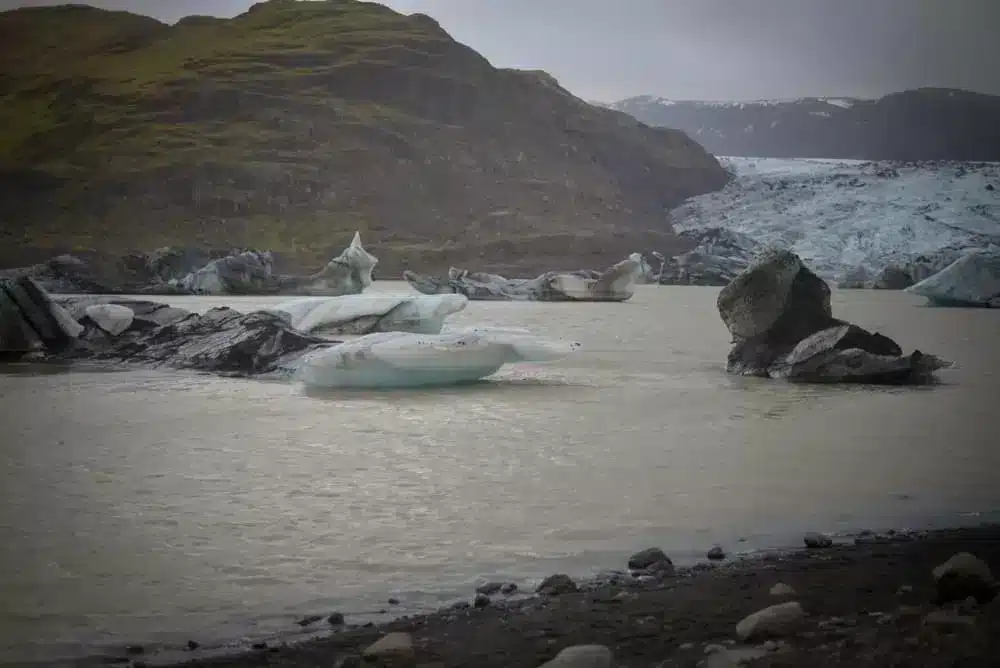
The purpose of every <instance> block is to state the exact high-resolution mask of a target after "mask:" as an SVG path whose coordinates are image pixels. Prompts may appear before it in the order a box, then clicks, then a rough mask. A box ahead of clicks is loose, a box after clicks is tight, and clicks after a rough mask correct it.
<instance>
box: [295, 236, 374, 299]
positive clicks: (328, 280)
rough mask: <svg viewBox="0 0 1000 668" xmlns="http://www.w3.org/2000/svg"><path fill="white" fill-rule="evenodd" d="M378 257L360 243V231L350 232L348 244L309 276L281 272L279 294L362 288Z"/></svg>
mask: <svg viewBox="0 0 1000 668" xmlns="http://www.w3.org/2000/svg"><path fill="white" fill-rule="evenodd" d="M377 264H378V258H377V257H375V256H374V255H372V254H371V253H369V252H368V251H366V250H365V248H364V246H362V245H361V234H360V233H359V232H355V233H354V238H353V239H351V243H350V245H349V246H348V247H347V248H345V249H344V250H343V252H342V253H341V254H340V255H338V256H337V257H335V258H333V259H332V260H330V261H329V262H328V263H327V264H326V266H325V267H323V268H322V269H321V270H319V271H318V272H316V273H315V274H312V275H311V276H303V277H295V276H282V277H281V279H280V291H281V292H282V293H283V294H299V295H323V296H328V297H336V296H339V295H353V294H359V293H361V292H364V290H365V288H367V287H368V286H369V285H371V284H372V280H373V279H372V272H373V271H374V270H375V265H377Z"/></svg>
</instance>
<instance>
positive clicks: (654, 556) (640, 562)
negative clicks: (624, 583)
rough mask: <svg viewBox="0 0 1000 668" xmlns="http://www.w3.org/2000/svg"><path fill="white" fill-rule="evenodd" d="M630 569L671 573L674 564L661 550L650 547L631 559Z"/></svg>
mask: <svg viewBox="0 0 1000 668" xmlns="http://www.w3.org/2000/svg"><path fill="white" fill-rule="evenodd" d="M628 567H629V569H631V570H633V571H655V572H670V571H673V568H674V562H673V561H671V560H670V557H668V556H667V555H666V554H665V553H664V552H663V550H661V549H660V548H658V547H650V548H647V549H645V550H641V551H639V552H636V553H635V554H633V555H632V556H631V557H629V560H628Z"/></svg>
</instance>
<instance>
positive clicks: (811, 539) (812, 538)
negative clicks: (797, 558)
mask: <svg viewBox="0 0 1000 668" xmlns="http://www.w3.org/2000/svg"><path fill="white" fill-rule="evenodd" d="M803 541H804V542H805V544H806V547H808V548H809V549H813V550H815V549H821V548H827V547H833V539H832V538H830V537H829V536H826V535H824V534H821V533H815V532H810V533H807V534H806V535H805V537H804V538H803Z"/></svg>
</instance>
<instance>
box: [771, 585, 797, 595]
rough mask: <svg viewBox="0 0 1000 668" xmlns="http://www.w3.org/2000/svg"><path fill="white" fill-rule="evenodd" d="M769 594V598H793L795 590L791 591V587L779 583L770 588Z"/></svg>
mask: <svg viewBox="0 0 1000 668" xmlns="http://www.w3.org/2000/svg"><path fill="white" fill-rule="evenodd" d="M770 594H771V596H780V597H787V596H795V589H793V588H792V586H791V585H787V584H785V583H784V582H779V583H777V584H776V585H774V586H773V587H771V591H770Z"/></svg>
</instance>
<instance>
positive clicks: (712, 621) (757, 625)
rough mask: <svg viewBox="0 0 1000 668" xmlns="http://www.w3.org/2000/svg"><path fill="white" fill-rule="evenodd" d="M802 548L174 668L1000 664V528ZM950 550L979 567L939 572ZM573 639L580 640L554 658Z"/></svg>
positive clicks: (653, 569) (484, 604) (640, 557)
mask: <svg viewBox="0 0 1000 668" xmlns="http://www.w3.org/2000/svg"><path fill="white" fill-rule="evenodd" d="M807 539H808V542H809V544H810V545H811V546H812V547H811V548H809V549H803V550H801V551H797V552H787V553H780V554H770V555H764V556H760V557H757V558H753V559H742V560H734V561H731V562H730V561H728V560H727V561H715V562H711V563H710V562H706V563H705V564H703V565H702V566H701V567H698V568H695V569H691V570H680V569H676V570H675V569H673V567H672V566H671V565H670V564H669V563H668V561H669V560H666V561H664V559H663V558H662V556H658V552H657V551H655V550H654V551H647V552H646V553H645V554H643V553H640V554H637V555H635V556H634V557H633V559H632V560H631V561H632V563H631V567H632V568H631V570H632V574H630V573H629V571H628V570H623V572H622V573H621V574H619V575H609V576H608V577H605V578H602V579H601V580H599V581H596V582H592V583H581V584H580V585H579V586H578V587H577V586H576V584H575V583H571V582H570V583H567V582H566V580H565V579H559V578H557V579H556V580H554V581H553V582H552V583H550V584H554V585H555V587H556V591H558V590H559V589H560V588H562V589H564V590H571V589H574V588H576V591H563V592H562V593H558V594H550V595H538V596H534V597H531V598H529V599H526V600H519V601H510V600H506V601H505V597H503V596H502V595H499V594H497V595H494V596H492V597H490V599H489V600H487V598H486V597H485V596H483V595H479V596H477V601H476V603H474V604H472V605H470V606H468V607H466V608H462V609H459V608H455V609H449V610H446V611H441V612H437V613H433V614H429V615H422V616H415V617H410V618H403V619H399V620H395V621H393V622H389V623H386V624H383V625H378V626H368V627H351V626H349V625H347V626H343V627H342V629H341V630H340V631H338V632H337V633H335V634H334V635H333V636H331V637H330V638H325V639H322V640H316V641H311V642H307V643H303V644H300V645H297V646H289V647H285V646H282V647H263V646H262V647H259V648H258V649H257V650H255V651H252V652H250V653H244V654H240V655H235V656H229V657H223V658H212V659H194V658H193V656H192V660H191V661H188V662H185V663H183V664H179V666H178V668H180V666H183V667H184V668H249V667H251V666H254V667H257V666H273V667H282V668H284V667H287V668H298V667H306V666H309V667H312V666H323V667H329V668H350V667H351V666H373V667H377V666H385V667H391V666H392V667H398V668H404V667H405V668H417V667H419V668H460V667H461V668H538V667H539V666H542V665H547V666H549V667H550V668H556V667H559V668H611V667H612V666H616V667H617V668H647V667H650V668H652V667H662V668H668V667H675V666H676V667H683V666H692V667H694V666H705V667H706V668H727V667H732V666H740V665H747V666H760V667H764V666H768V667H778V666H784V667H791V666H802V667H807V668H819V667H823V666H837V667H841V666H842V667H844V668H848V667H850V668H866V667H869V666H871V667H873V668H874V667H876V666H877V667H878V668H886V667H890V666H914V667H917V666H919V667H920V668H938V667H944V666H962V667H971V668H978V667H985V666H1000V596H996V595H995V593H996V585H995V582H991V579H992V576H990V575H989V574H988V573H987V574H983V573H982V567H983V566H987V565H988V567H990V568H992V572H993V573H998V572H1000V526H987V527H979V528H972V529H956V530H947V531H937V532H930V533H926V534H920V535H919V536H914V535H901V534H896V535H890V536H875V535H869V536H864V537H862V538H859V539H858V541H856V544H854V545H849V546H837V545H832V546H831V545H828V544H827V542H826V541H824V540H822V537H818V536H816V535H810V536H808V537H807ZM961 553H968V554H971V555H974V556H975V557H977V558H978V559H976V560H971V561H970V558H969V557H961V558H959V560H958V561H957V562H955V561H953V562H952V564H951V565H950V566H949V568H946V569H945V570H944V571H941V570H939V571H938V572H937V574H935V573H934V569H935V568H936V567H938V566H940V565H942V564H944V563H945V562H948V561H949V559H951V558H952V557H953V556H954V555H956V554H961ZM718 557H719V554H718V551H716V553H715V555H714V558H715V559H718ZM623 566H624V565H623ZM637 566H638V567H639V570H638V575H639V576H638V577H635V573H636V567H637ZM977 569H978V570H977ZM977 597H978V600H977ZM944 599H952V600H948V601H945V600H944ZM477 606H478V607H477ZM772 606H778V607H777V608H774V607H772ZM765 608H771V609H770V610H769V611H767V612H765V613H761V614H760V615H758V616H756V617H753V618H751V619H750V620H746V618H747V617H748V616H750V615H753V613H756V612H758V611H761V610H763V609H765ZM741 620H746V621H742V623H741ZM335 621H339V620H335ZM347 621H348V622H349V621H350V620H349V619H348V620H347ZM323 623H326V622H325V621H324V622H323ZM373 645H374V647H373ZM578 645H588V646H591V647H585V648H580V649H573V650H570V651H568V652H564V653H563V654H562V656H561V657H560V658H558V659H556V657H557V655H559V654H560V652H561V651H562V650H564V649H566V648H569V647H572V646H578ZM595 645H596V646H600V647H593V646H595ZM612 657H613V658H612ZM141 658H142V657H133V659H134V660H133V664H139V663H142V661H141ZM553 660H554V661H553ZM546 662H552V663H548V664H546Z"/></svg>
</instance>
